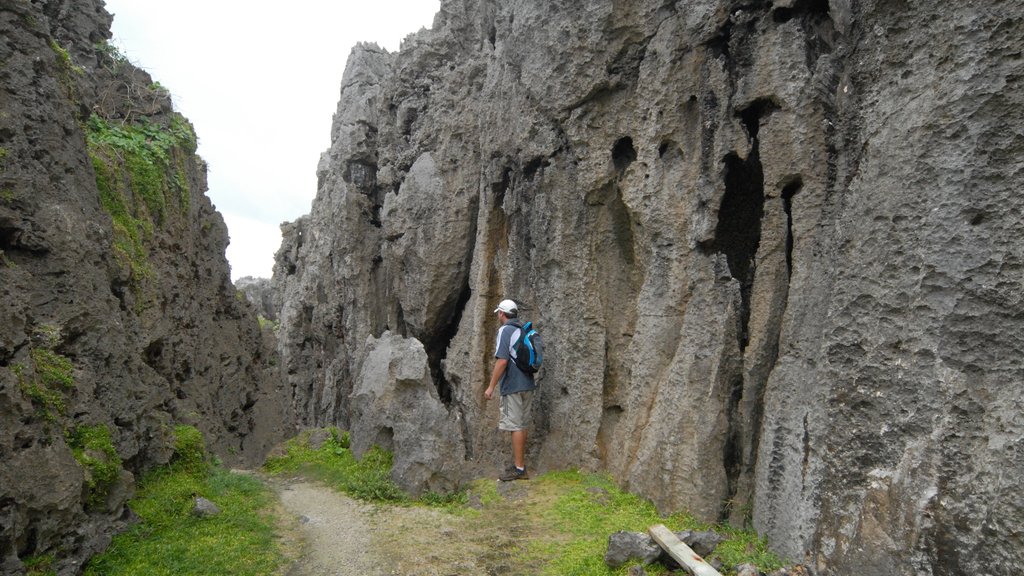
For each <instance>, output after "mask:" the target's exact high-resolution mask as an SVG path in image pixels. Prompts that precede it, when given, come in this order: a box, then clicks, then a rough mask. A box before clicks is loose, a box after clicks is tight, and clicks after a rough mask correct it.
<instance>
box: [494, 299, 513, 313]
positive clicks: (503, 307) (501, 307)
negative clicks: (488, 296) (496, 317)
mask: <svg viewBox="0 0 1024 576" xmlns="http://www.w3.org/2000/svg"><path fill="white" fill-rule="evenodd" d="M518 310H519V306H516V303H515V302H513V301H511V300H502V301H501V304H498V307H497V308H495V309H494V313H495V314H497V313H498V312H504V313H505V314H508V313H509V312H516V311H518Z"/></svg>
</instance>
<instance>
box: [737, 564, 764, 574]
mask: <svg viewBox="0 0 1024 576" xmlns="http://www.w3.org/2000/svg"><path fill="white" fill-rule="evenodd" d="M733 570H734V571H735V572H736V576H761V571H760V570H758V569H757V566H754V565H753V564H737V565H736V566H734V567H733Z"/></svg>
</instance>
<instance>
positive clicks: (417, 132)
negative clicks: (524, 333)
mask: <svg viewBox="0 0 1024 576" xmlns="http://www.w3.org/2000/svg"><path fill="white" fill-rule="evenodd" d="M1021 8H1022V5H1021V2H1020V1H1019V0H1014V1H1011V2H1008V3H1001V4H992V3H953V4H949V3H945V4H942V5H939V4H927V3H892V2H882V1H876V0H868V1H866V2H858V3H853V2H848V1H846V0H831V1H825V0H820V1H817V0H815V1H811V2H803V1H801V2H795V1H790V0H780V1H777V2H762V3H745V4H743V5H742V6H740V5H739V4H737V3H736V2H731V1H726V0H693V1H690V2H661V1H650V2H648V1H644V0H635V1H628V2H610V1H602V0H594V1H587V2H576V3H561V2H554V3H552V2H541V1H538V0H516V1H514V2H494V1H489V0H445V1H444V2H443V3H442V7H441V11H440V12H439V14H438V16H437V18H436V19H435V23H434V27H433V29H432V30H429V31H424V32H421V33H419V34H417V35H415V36H413V37H411V38H410V39H409V40H408V41H407V42H406V43H405V44H404V46H403V49H402V50H401V51H400V52H398V53H395V54H390V53H386V52H384V51H382V50H380V49H378V48H376V47H373V46H365V45H364V46H360V47H357V48H356V49H355V50H354V51H353V53H352V54H351V56H350V57H349V62H348V67H347V69H346V73H345V78H344V80H343V85H342V90H341V99H340V101H339V106H338V113H337V115H336V116H335V123H334V126H333V128H332V135H333V140H332V145H331V148H330V150H328V151H327V152H325V153H324V155H323V156H322V158H321V163H320V165H319V168H318V176H319V188H318V191H317V198H316V200H315V201H314V204H313V210H312V212H311V214H310V216H309V217H308V218H306V219H303V220H302V221H300V222H297V223H295V224H294V225H292V226H290V227H286V230H285V236H286V237H285V242H284V244H283V245H282V251H281V252H280V253H279V255H278V264H279V268H278V273H276V274H275V279H274V282H275V283H276V284H277V288H276V290H277V291H278V293H279V294H280V295H281V298H282V326H281V333H280V345H281V348H280V350H281V357H282V362H283V364H284V365H285V366H286V369H287V378H288V384H289V386H290V388H291V389H292V390H294V395H293V399H294V406H295V409H296V410H297V411H298V412H299V414H300V416H299V417H300V418H301V419H302V420H303V421H304V422H306V423H308V424H314V425H320V424H337V425H341V426H343V427H351V429H352V430H353V431H354V432H353V442H366V441H367V439H365V438H364V439H360V438H359V436H360V435H361V434H364V433H365V434H370V435H376V436H379V435H380V430H381V428H380V426H369V427H367V426H364V425H363V424H361V423H360V420H361V419H362V418H364V417H366V415H367V414H369V413H368V412H366V411H359V412H356V411H354V410H353V407H354V406H355V405H356V401H355V396H356V394H355V387H356V386H359V385H361V384H360V383H361V382H362V381H363V377H364V375H363V371H364V370H366V369H367V367H368V366H371V365H372V364H367V363H366V362H365V358H366V357H367V355H368V354H369V353H370V351H371V350H372V349H371V348H369V347H366V346H364V343H365V342H367V341H368V339H369V338H380V337H381V336H382V335H383V334H385V333H386V332H388V331H390V333H392V334H399V335H402V336H403V337H405V338H408V339H410V340H412V339H415V340H417V341H419V342H421V343H422V345H423V349H424V351H425V356H426V366H427V367H428V371H429V380H430V381H431V384H432V385H433V388H434V389H435V390H436V394H437V400H432V401H431V402H436V401H440V404H441V405H443V406H444V408H445V410H447V411H448V413H449V415H450V416H451V418H453V420H454V421H456V422H457V426H455V427H454V430H455V433H456V434H457V435H458V437H459V438H458V442H459V444H460V445H461V446H463V447H464V450H462V451H461V452H460V453H461V454H463V455H464V456H465V458H466V461H465V462H464V463H463V467H462V468H461V470H463V471H464V472H465V474H466V475H472V474H474V473H476V471H477V470H479V467H486V469H489V468H491V467H493V466H496V465H498V463H500V462H503V461H504V459H505V458H507V452H508V440H507V436H506V435H503V434H496V433H495V432H494V428H495V424H496V422H497V411H496V407H495V403H494V402H486V401H484V399H483V398H482V394H481V392H482V389H483V388H484V387H485V386H486V379H487V375H488V374H489V370H490V366H491V362H492V355H493V350H492V347H493V340H494V331H495V329H496V328H497V326H496V325H495V320H494V317H493V315H492V313H491V311H492V310H493V308H494V305H495V303H496V302H497V301H499V300H501V299H502V298H505V297H512V298H514V299H517V300H518V301H520V302H521V303H522V305H523V310H524V312H525V314H526V316H527V317H528V319H531V320H534V321H537V322H538V324H539V325H540V327H541V329H542V330H544V334H545V342H546V352H547V358H546V359H545V364H546V366H545V369H544V370H543V371H542V373H541V375H540V391H539V393H538V394H537V403H536V406H537V410H536V412H535V414H534V421H533V422H532V427H531V435H530V444H529V446H528V459H529V460H530V462H531V463H536V464H537V467H538V468H556V467H558V468H561V467H578V468H584V469H602V470H606V471H608V472H609V473H611V474H612V475H613V476H614V477H615V478H616V479H617V480H618V481H619V482H620V483H621V484H622V485H623V486H625V487H626V488H629V489H631V490H634V491H636V492H639V493H641V494H643V495H645V496H647V497H649V498H651V500H652V501H653V502H654V503H655V504H656V505H657V507H658V508H659V509H660V510H662V511H668V510H676V509H680V508H686V509H688V510H690V511H691V512H692V513H694V514H696V515H698V516H700V517H702V518H705V519H707V520H709V521H718V520H721V519H723V518H727V519H731V520H732V521H734V522H736V523H740V522H742V521H746V520H748V519H749V520H752V522H753V525H754V526H755V527H756V528H757V530H758V531H759V532H761V533H762V534H764V535H766V536H767V537H768V539H769V541H770V542H772V544H773V546H775V547H776V549H777V550H778V551H779V552H780V553H781V554H782V555H783V556H786V557H790V558H798V559H801V560H802V561H806V562H808V563H810V564H811V565H813V568H814V570H815V571H816V572H818V573H821V574H847V573H858V574H864V575H867V576H874V575H883V574H885V575H889V574H893V575H899V576H903V575H907V576H909V575H914V576H917V575H918V574H940V573H961V572H963V573H970V572H987V573H991V574H1012V573H1014V571H1015V570H1017V567H1018V566H1020V565H1022V564H1024V548H1022V547H1021V546H1019V542H1017V538H1018V536H1017V535H1016V533H1015V532H1014V530H1015V529H1014V528H1013V527H1012V526H1010V525H1009V524H1007V522H1008V520H1006V519H1012V518H1019V517H1021V516H1022V515H1024V508H1022V507H1024V503H1022V502H1021V500H1020V498H1018V497H1016V495H1015V494H1016V491H1015V490H1014V489H1013V487H1014V485H1013V482H1014V480H1013V479H1014V478H1017V477H1019V476H1021V475H1022V474H1024V448H1021V442H1019V439H1020V437H1021V436H1022V435H1024V422H1022V421H1021V420H1020V418H1017V417H1016V415H1017V414H1019V413H1021V407H1022V399H1021V398H1022V394H1021V392H1020V387H1019V386H1016V385H1015V384H1016V383H1019V382H1021V381H1024V364H1022V362H1024V361H1022V358H1024V342H1022V341H1021V339H1020V338H1019V337H1018V336H1017V335H1018V334H1021V333H1024V312H1022V310H1024V303H1022V301H1021V299H1020V298H1019V294H1020V293H1021V292H1022V287H1021V274H1020V272H1021V269H1022V262H1024V248H1022V246H1024V245H1022V244H1021V243H1020V242H1019V238H1020V236H1021V233H1022V232H1024V230H1022V228H1024V224H1022V223H1021V221H1020V219H1019V218H1018V217H1016V215H1017V214H1019V213H1021V212H1022V211H1024V199H1022V196H1021V195H1020V194H1019V193H1018V192H1017V191H1018V190H1019V189H1020V188H1021V185H1022V184H1024V182H1022V179H1024V170H1021V169H1020V166H1021V162H1022V160H1021V158H1024V154H1021V152H1022V151H1024V141H1022V138H1021V137H1020V134H1019V133H1020V129H1019V127H1020V126H1022V125H1024V118H1022V115H1024V106H1021V104H1022V103H1024V102H1022V100H1024V90H1021V89H1020V81H1021V80H1020V79H1021V77H1022V69H1024V63H1022V61H1021V60H1020V59H1019V58H1017V57H1016V54H1017V53H1019V52H1020V51H1021V49H1022V48H1024V26H1021V25H1020V23H1019V22H1018V21H1017V20H1016V19H1014V17H1013V16H1011V15H1012V14H1014V13H1016V12H1019V11H1020V10H1021ZM357 430H365V432H358V433H357V432H355V431H357ZM408 433H409V434H411V435H414V433H413V432H412V431H411V430H410V431H409V432H408ZM446 433H450V430H446ZM397 452H400V450H399V449H398V448H397V447H396V458H399V457H400V455H399V454H398V453H397Z"/></svg>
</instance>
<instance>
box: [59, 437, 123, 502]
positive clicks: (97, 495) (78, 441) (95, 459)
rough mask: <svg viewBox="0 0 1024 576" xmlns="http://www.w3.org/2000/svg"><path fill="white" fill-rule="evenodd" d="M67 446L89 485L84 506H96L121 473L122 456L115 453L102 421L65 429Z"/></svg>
mask: <svg viewBox="0 0 1024 576" xmlns="http://www.w3.org/2000/svg"><path fill="white" fill-rule="evenodd" d="M67 436H68V446H70V447H71V452H72V454H74V455H75V460H78V463H79V464H81V465H82V468H84V469H85V471H86V475H85V481H86V484H87V486H88V488H89V496H88V500H87V501H86V504H87V506H89V507H92V508H98V507H100V506H102V505H103V504H104V503H105V502H106V500H107V494H109V492H110V487H111V486H112V485H113V484H114V482H116V481H117V478H118V476H119V475H120V474H121V458H120V457H118V455H117V450H116V449H115V448H114V443H113V441H112V439H111V437H110V429H109V428H107V426H106V425H105V424H99V425H96V426H79V427H78V428H75V429H74V430H70V431H68V433H67Z"/></svg>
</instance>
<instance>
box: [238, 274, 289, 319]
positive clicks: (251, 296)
mask: <svg viewBox="0 0 1024 576" xmlns="http://www.w3.org/2000/svg"><path fill="white" fill-rule="evenodd" d="M235 288H237V289H239V290H241V291H242V293H243V294H245V298H246V300H248V301H249V303H250V304H252V305H253V306H255V307H256V311H257V313H258V314H259V315H260V316H262V317H263V318H265V319H267V320H270V321H274V320H277V317H278V313H277V307H278V305H279V304H278V301H279V300H280V298H275V297H274V291H273V288H272V284H271V282H270V279H269V278H253V277H252V276H243V277H241V278H239V279H238V280H236V281H235Z"/></svg>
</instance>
